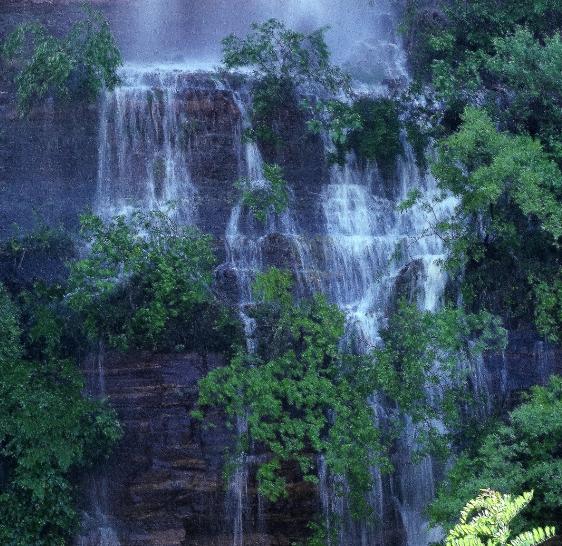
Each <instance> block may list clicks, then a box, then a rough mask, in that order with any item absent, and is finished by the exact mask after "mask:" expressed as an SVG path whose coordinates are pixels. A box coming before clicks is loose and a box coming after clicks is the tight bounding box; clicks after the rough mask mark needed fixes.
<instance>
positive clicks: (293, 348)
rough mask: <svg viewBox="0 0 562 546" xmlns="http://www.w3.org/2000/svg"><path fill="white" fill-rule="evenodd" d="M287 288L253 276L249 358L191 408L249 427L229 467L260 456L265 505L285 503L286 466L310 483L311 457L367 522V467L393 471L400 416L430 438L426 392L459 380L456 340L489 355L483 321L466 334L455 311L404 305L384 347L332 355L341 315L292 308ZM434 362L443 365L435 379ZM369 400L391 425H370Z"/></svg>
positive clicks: (214, 380) (432, 410)
mask: <svg viewBox="0 0 562 546" xmlns="http://www.w3.org/2000/svg"><path fill="white" fill-rule="evenodd" d="M291 289H292V279H291V277H290V276H289V274H288V273H285V272H283V271H280V270H277V269H271V270H269V271H268V272H266V273H263V274H260V275H258V276H257V279H256V283H255V286H254V292H255V296H256V300H257V302H258V304H257V305H256V307H255V309H254V310H253V311H252V317H253V318H254V320H255V321H256V333H257V339H258V341H259V342H258V346H257V349H256V352H255V353H252V354H248V353H246V352H244V351H239V352H238V354H237V355H236V356H235V357H234V358H233V359H232V360H231V361H230V363H229V365H228V366H226V367H225V368H221V369H217V370H214V371H212V372H211V373H210V374H209V375H208V376H207V377H205V378H204V379H203V380H202V381H201V383H200V394H199V407H200V409H201V410H202V411H207V410H208V409H209V408H213V407H218V408H220V409H222V410H224V412H225V413H226V416H227V420H228V422H229V423H230V425H231V426H232V427H234V426H235V424H236V423H239V422H240V421H242V422H246V423H247V430H246V431H243V433H242V435H241V437H240V438H239V442H238V446H237V449H236V451H235V454H234V456H233V458H234V460H236V459H237V454H238V453H239V452H243V451H247V450H248V449H250V447H251V446H254V447H255V448H257V449H263V450H265V451H266V453H268V457H269V459H268V461H267V462H266V463H263V464H262V465H260V468H259V471H258V481H259V487H260V491H261V493H262V494H264V495H265V496H266V497H268V498H270V499H272V500H277V499H278V498H280V497H281V496H282V495H284V494H285V481H284V477H283V476H284V474H283V471H284V469H285V468H286V466H285V465H286V464H287V463H289V462H293V463H297V464H298V465H299V467H300V469H301V471H302V473H303V476H304V478H305V479H306V480H309V481H312V482H315V481H316V479H317V478H316V473H315V464H314V461H315V455H317V454H321V455H323V456H324V459H325V461H326V464H327V466H328V468H329V470H330V472H331V473H332V475H333V476H334V478H335V479H336V480H337V481H339V483H340V489H341V492H344V491H347V492H348V493H349V496H350V499H351V501H352V502H351V504H352V507H353V509H354V513H355V515H356V516H360V515H365V513H366V512H365V511H366V503H365V495H366V493H367V492H368V491H369V490H370V487H371V480H372V477H371V472H370V470H369V469H370V467H372V466H374V465H376V466H379V467H380V468H381V469H383V471H384V470H390V469H391V465H390V460H389V456H388V452H387V449H388V446H389V443H390V441H391V440H392V439H393V438H395V434H396V433H398V432H399V430H400V426H401V425H403V423H404V417H405V415H407V414H411V415H413V418H414V420H415V422H416V423H419V424H420V425H421V426H422V429H423V431H421V432H420V434H423V433H424V432H425V433H427V435H429V434H430V431H431V432H433V436H435V433H436V431H435V420H436V418H437V417H438V416H440V415H441V410H440V408H439V405H438V404H436V405H435V406H433V405H432V400H431V396H430V394H429V392H428V389H427V387H430V386H431V385H435V384H439V385H441V386H443V387H445V388H446V386H447V385H448V384H450V383H455V382H456V383H457V384H458V383H459V382H461V381H462V377H463V374H462V372H461V370H459V369H458V366H455V365H454V364H453V361H455V362H456V363H457V364H458V357H459V354H458V353H459V352H462V351H461V347H466V346H467V343H468V341H467V340H466V339H464V336H470V337H472V338H473V339H474V340H476V342H477V343H476V347H475V350H476V349H477V347H478V343H481V346H482V347H484V346H487V345H486V335H485V334H484V332H483V331H480V330H482V329H481V328H480V327H481V326H482V325H483V323H484V322H485V321H484V320H481V321H476V322H477V323H478V328H474V324H469V322H470V319H467V318H466V317H463V316H462V314H461V313H460V312H456V311H453V310H446V311H444V312H443V313H441V314H438V315H432V314H431V313H421V312H419V311H417V310H416V309H415V307H412V306H407V305H405V304H403V306H402V307H401V308H400V310H399V313H398V315H397V317H396V318H395V320H394V321H393V323H391V325H390V327H389V330H388V331H386V332H384V333H383V338H384V339H385V341H386V347H385V348H384V349H380V350H376V351H374V352H373V354H372V355H369V356H366V357H358V356H353V355H351V354H345V353H342V352H341V351H340V350H339V342H340V339H341V337H342V335H343V331H344V317H343V314H342V312H341V311H339V310H338V309H337V307H336V306H334V305H330V304H328V303H327V302H326V300H325V298H324V297H323V296H322V295H315V296H314V297H313V298H311V299H310V300H304V301H301V302H294V301H293V296H292V294H291ZM463 321H464V323H463V324H462V326H459V325H458V324H457V323H458V322H463ZM454 354H455V355H456V356H457V360H455V357H454ZM436 361H437V362H440V363H443V364H447V366H445V365H444V366H443V367H442V368H440V369H441V371H440V372H438V371H437V370H436V369H434V366H435V365H436ZM445 390H447V389H445ZM453 390H454V389H453V388H450V389H449V393H450V396H449V400H448V401H449V405H450V407H451V408H452V406H453V405H454V404H455V398H454V396H453V394H454V393H453ZM375 391H380V392H381V393H382V394H383V395H387V396H388V397H389V398H390V399H391V400H393V401H394V402H395V403H396V408H397V409H396V413H395V414H394V415H393V416H392V417H391V420H392V422H391V423H388V425H389V426H385V427H381V428H378V427H376V426H375V425H374V414H373V409H372V406H371V403H370V400H371V397H372V394H373V392H375ZM457 392H458V391H457ZM456 401H458V400H456ZM197 415H199V416H202V415H203V413H198V414H197ZM424 447H425V448H427V447H428V446H427V445H426V446H424Z"/></svg>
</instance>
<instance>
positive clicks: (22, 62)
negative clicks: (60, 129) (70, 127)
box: [2, 9, 122, 114]
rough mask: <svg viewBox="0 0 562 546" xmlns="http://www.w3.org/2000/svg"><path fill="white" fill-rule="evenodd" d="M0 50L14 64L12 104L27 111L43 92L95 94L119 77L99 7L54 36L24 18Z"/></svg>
mask: <svg viewBox="0 0 562 546" xmlns="http://www.w3.org/2000/svg"><path fill="white" fill-rule="evenodd" d="M2 56H3V57H4V58H5V59H7V60H8V61H9V62H11V63H12V64H13V65H15V67H16V68H17V69H18V73H17V75H16V78H15V83H16V86H17V94H18V108H19V110H20V112H21V113H22V114H27V113H29V111H30V110H31V108H32V106H33V105H34V104H36V103H38V102H40V101H41V100H43V99H45V98H47V97H55V98H68V97H85V98H86V99H88V100H91V99H93V98H95V97H97V95H98V93H99V92H100V91H101V90H102V88H103V87H107V88H109V89H112V88H113V87H115V86H116V85H117V84H118V83H119V76H118V75H117V69H118V68H119V66H121V64H122V60H121V54H120V53H119V49H118V48H117V45H116V43H115V40H114V38H113V36H112V34H111V31H110V28H109V23H108V22H107V20H106V19H105V18H104V17H103V15H102V14H101V13H100V12H97V11H94V10H91V9H86V17H85V18H84V20H82V21H79V22H77V23H75V24H74V25H73V27H72V28H71V30H70V31H69V33H68V34H67V35H66V36H64V37H62V38H58V37H56V36H53V35H52V34H50V33H49V32H48V30H47V29H46V28H45V27H44V26H42V25H40V24H38V23H24V24H22V25H20V26H18V27H17V28H16V30H14V31H13V32H12V34H10V35H9V36H8V38H7V39H6V41H5V42H4V44H3V45H2Z"/></svg>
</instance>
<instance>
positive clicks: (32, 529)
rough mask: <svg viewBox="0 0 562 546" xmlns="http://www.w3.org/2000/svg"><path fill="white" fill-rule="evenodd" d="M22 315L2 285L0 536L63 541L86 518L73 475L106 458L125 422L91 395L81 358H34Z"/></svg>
mask: <svg viewBox="0 0 562 546" xmlns="http://www.w3.org/2000/svg"><path fill="white" fill-rule="evenodd" d="M18 315H19V313H18V310H17V309H16V307H15V305H14V304H13V303H12V302H11V301H10V299H9V297H8V295H7V293H6V291H5V290H4V288H3V287H2V286H1V285H0V329H1V331H2V336H0V416H1V418H0V468H1V470H2V480H1V481H0V542H1V543H2V544H22V545H23V544H35V545H45V546H51V545H52V546H55V545H60V544H64V543H66V541H68V540H69V539H70V538H71V536H72V533H73V531H75V526H76V524H77V523H78V518H77V513H76V511H75V509H74V500H75V499H74V491H73V485H72V481H71V477H72V476H73V475H75V473H76V472H77V471H78V470H80V469H83V468H85V467H87V466H89V465H91V464H93V463H95V462H97V461H99V460H100V459H102V458H103V457H104V456H106V455H107V453H108V451H109V449H110V447H111V446H112V445H113V444H114V443H115V441H116V440H117V439H118V438H119V437H120V428H119V426H118V424H117V421H116V419H115V415H114V413H113V412H112V411H109V410H108V409H107V408H105V407H104V405H102V404H100V403H98V402H94V401H92V400H89V399H87V398H85V397H84V396H83V388H84V385H83V381H82V376H81V373H80V370H79V369H78V367H77V365H76V362H75V361H73V360H70V359H67V360H60V359H56V358H54V357H52V356H51V354H52V353H48V352H47V353H44V355H43V357H44V358H41V359H38V360H30V359H29V358H26V355H25V351H24V348H23V347H22V343H21V339H20V338H21V336H22V335H23V334H26V335H29V333H26V332H23V333H22V331H21V329H20V324H19V316H18Z"/></svg>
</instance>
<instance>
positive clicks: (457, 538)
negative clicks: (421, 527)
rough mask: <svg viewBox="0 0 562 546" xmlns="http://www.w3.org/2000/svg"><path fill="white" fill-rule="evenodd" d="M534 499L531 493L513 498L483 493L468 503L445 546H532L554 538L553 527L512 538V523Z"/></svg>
mask: <svg viewBox="0 0 562 546" xmlns="http://www.w3.org/2000/svg"><path fill="white" fill-rule="evenodd" d="M532 499H533V492H532V491H530V492H524V493H523V494H522V495H521V496H519V497H515V498H512V497H511V495H502V494H501V493H498V492H497V491H492V490H490V489H484V490H482V491H481V492H480V495H479V496H478V497H477V498H475V499H473V500H471V501H469V502H468V504H467V505H466V506H465V507H464V509H463V510H462V512H461V516H460V521H459V523H458V524H457V525H456V526H455V527H454V528H453V529H451V531H450V532H449V534H448V536H447V540H446V541H445V544H446V545H447V546H535V545H538V544H542V543H543V542H546V541H547V540H548V539H550V538H552V537H553V536H554V533H555V530H554V527H544V528H543V527H537V528H535V529H533V530H532V531H525V532H523V533H521V534H520V535H518V536H516V537H513V538H512V532H511V529H510V525H511V522H512V521H513V519H514V518H516V517H517V515H518V514H519V513H520V512H521V511H522V510H524V509H525V508H526V507H527V505H528V504H529V503H530V502H531V500H532Z"/></svg>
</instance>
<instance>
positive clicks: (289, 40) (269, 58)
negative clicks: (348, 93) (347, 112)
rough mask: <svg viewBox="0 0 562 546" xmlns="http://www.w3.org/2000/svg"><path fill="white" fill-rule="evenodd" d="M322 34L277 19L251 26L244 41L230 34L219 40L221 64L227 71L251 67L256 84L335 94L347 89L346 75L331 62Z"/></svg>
mask: <svg viewBox="0 0 562 546" xmlns="http://www.w3.org/2000/svg"><path fill="white" fill-rule="evenodd" d="M325 32H326V28H321V29H318V30H316V31H314V32H312V33H310V34H303V33H301V32H296V31H294V30H291V29H288V28H287V27H286V26H285V25H284V24H283V23H282V22H280V21H278V20H276V19H270V20H269V21H266V22H265V23H261V24H260V23H253V24H252V32H251V33H250V34H248V36H246V38H239V37H238V36H235V35H233V34H231V35H230V36H227V37H226V38H225V39H224V40H223V41H222V45H223V62H224V65H225V67H226V68H227V69H233V68H244V67H249V68H251V69H252V70H253V76H254V78H255V79H256V80H258V81H261V80H266V79H271V80H273V81H277V82H290V83H291V85H292V86H295V87H300V86H312V87H313V88H316V89H319V90H328V91H331V92H337V91H339V90H340V89H342V88H347V86H348V85H349V76H347V75H346V74H345V73H343V72H342V71H341V69H339V68H338V67H335V66H333V65H332V64H331V63H330V52H329V50H328V47H327V45H326V42H325V39H324V34H325Z"/></svg>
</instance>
